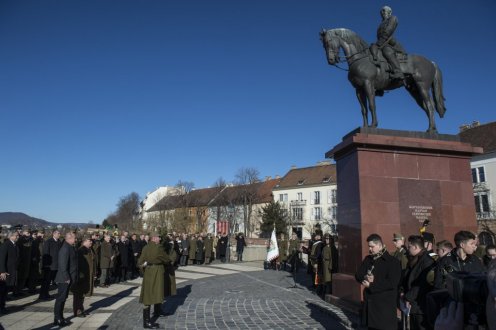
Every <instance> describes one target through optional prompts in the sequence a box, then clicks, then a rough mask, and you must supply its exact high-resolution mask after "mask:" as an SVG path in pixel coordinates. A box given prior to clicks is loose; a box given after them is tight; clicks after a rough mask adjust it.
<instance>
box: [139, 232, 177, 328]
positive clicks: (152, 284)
mask: <svg viewBox="0 0 496 330" xmlns="http://www.w3.org/2000/svg"><path fill="white" fill-rule="evenodd" d="M172 262H173V260H171V258H170V257H169V255H168V254H167V253H166V252H165V250H164V248H163V246H162V245H160V236H159V235H158V233H153V234H152V235H151V238H150V243H148V244H147V245H146V246H145V247H144V248H143V251H142V252H141V256H140V257H139V259H138V264H139V265H140V267H142V268H143V282H142V283H141V294H140V298H139V301H140V303H142V304H143V305H144V307H143V328H145V329H157V328H158V327H159V325H158V324H157V323H154V322H151V319H150V306H151V305H154V306H153V307H154V310H155V312H156V311H157V309H158V311H160V310H161V308H162V302H163V301H164V275H165V269H164V266H165V265H170V264H171V263H172ZM159 313H160V312H159Z"/></svg>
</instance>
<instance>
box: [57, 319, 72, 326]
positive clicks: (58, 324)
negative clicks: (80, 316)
mask: <svg viewBox="0 0 496 330" xmlns="http://www.w3.org/2000/svg"><path fill="white" fill-rule="evenodd" d="M53 324H54V325H55V326H59V327H65V326H67V325H69V324H70V323H69V322H67V321H66V320H64V319H61V320H54V321H53Z"/></svg>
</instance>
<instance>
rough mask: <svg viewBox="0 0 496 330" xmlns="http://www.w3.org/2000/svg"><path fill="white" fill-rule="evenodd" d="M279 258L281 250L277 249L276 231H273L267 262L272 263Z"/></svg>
mask: <svg viewBox="0 0 496 330" xmlns="http://www.w3.org/2000/svg"><path fill="white" fill-rule="evenodd" d="M277 257H279V248H278V247H277V239H276V229H275V228H274V230H273V231H272V235H271V236H270V246H269V252H267V261H272V260H274V259H275V258H277Z"/></svg>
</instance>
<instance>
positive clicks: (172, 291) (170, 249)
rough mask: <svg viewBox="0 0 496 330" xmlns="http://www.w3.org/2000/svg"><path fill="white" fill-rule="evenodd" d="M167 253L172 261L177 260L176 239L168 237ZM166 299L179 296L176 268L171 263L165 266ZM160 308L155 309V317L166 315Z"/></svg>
mask: <svg viewBox="0 0 496 330" xmlns="http://www.w3.org/2000/svg"><path fill="white" fill-rule="evenodd" d="M164 250H165V253H167V255H168V256H169V258H170V259H171V260H172V261H175V260H177V251H176V250H175V249H174V239H173V238H172V237H170V236H169V237H167V238H166V239H165V243H164ZM164 271H165V273H164V274H165V275H164V298H166V297H170V296H175V295H176V294H177V290H176V266H175V265H174V262H170V263H167V264H165V265H164ZM157 307H159V308H154V311H153V316H154V317H159V316H160V315H164V314H162V313H161V308H160V306H157Z"/></svg>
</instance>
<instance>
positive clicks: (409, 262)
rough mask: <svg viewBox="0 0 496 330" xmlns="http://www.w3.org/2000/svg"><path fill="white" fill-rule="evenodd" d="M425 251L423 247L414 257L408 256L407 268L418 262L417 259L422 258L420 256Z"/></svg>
mask: <svg viewBox="0 0 496 330" xmlns="http://www.w3.org/2000/svg"><path fill="white" fill-rule="evenodd" d="M425 253H427V251H426V250H425V249H423V250H422V251H420V252H419V253H418V254H417V255H416V256H415V257H412V256H410V257H409V258H408V268H413V267H415V265H416V264H417V263H418V261H419V260H420V258H422V256H423V255H424V254H425Z"/></svg>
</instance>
